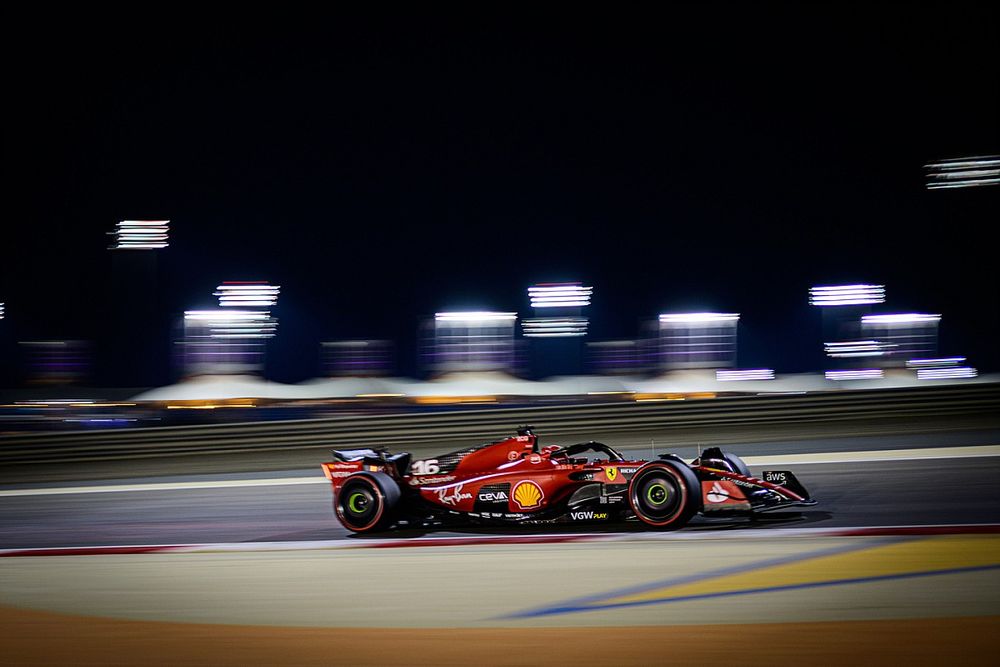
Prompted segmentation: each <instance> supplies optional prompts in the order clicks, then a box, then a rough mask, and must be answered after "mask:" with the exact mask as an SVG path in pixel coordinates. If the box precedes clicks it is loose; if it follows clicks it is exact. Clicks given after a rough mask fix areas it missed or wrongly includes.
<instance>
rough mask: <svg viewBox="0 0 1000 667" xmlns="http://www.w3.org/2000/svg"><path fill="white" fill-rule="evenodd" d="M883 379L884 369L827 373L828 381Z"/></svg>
mask: <svg viewBox="0 0 1000 667" xmlns="http://www.w3.org/2000/svg"><path fill="white" fill-rule="evenodd" d="M881 377H883V373H882V369H880V368H866V369H862V370H847V371H827V372H826V379H827V380H838V381H839V380H877V379H879V378H881Z"/></svg>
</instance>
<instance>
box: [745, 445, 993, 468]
mask: <svg viewBox="0 0 1000 667" xmlns="http://www.w3.org/2000/svg"><path fill="white" fill-rule="evenodd" d="M975 456H1000V445H977V446H975V447H927V448H924V449H881V450H875V451H867V452H824V453H817V454H782V455H779V456H747V457H741V458H743V461H744V462H745V463H746V464H747V465H751V466H766V465H775V464H781V465H793V464H806V463H865V462H868V461H913V460H921V459H964V458H970V457H975Z"/></svg>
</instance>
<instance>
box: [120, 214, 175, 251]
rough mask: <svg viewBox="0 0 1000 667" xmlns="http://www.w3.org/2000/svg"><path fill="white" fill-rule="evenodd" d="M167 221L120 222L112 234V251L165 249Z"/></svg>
mask: <svg viewBox="0 0 1000 667" xmlns="http://www.w3.org/2000/svg"><path fill="white" fill-rule="evenodd" d="M169 225H170V221H169V220H122V221H121V222H119V223H118V225H117V227H116V229H115V231H114V232H111V233H112V234H113V235H114V236H115V245H113V246H110V248H111V249H112V250H154V249H156V248H166V247H167V245H168V244H167V230H168V227H169Z"/></svg>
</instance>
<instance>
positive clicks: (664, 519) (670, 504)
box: [628, 461, 699, 529]
mask: <svg viewBox="0 0 1000 667" xmlns="http://www.w3.org/2000/svg"><path fill="white" fill-rule="evenodd" d="M681 465H683V464H681ZM685 473H687V474H685ZM698 500H699V495H698V480H697V478H695V476H694V473H692V472H691V471H690V469H687V468H685V469H683V470H682V469H681V468H680V467H679V466H678V465H675V464H674V463H672V462H667V461H656V462H653V463H649V464H647V465H645V466H643V467H642V468H640V469H639V471H638V472H637V473H636V474H635V475H634V476H633V477H632V480H631V481H630V482H629V486H628V502H629V505H630V506H631V507H632V511H633V512H635V515H636V516H637V517H638V518H639V520H640V521H642V522H643V523H645V524H647V525H649V526H653V527H655V528H660V529H668V528H680V527H681V526H683V525H685V524H686V523H687V522H688V521H690V519H691V517H692V516H694V514H695V512H696V511H697V509H698Z"/></svg>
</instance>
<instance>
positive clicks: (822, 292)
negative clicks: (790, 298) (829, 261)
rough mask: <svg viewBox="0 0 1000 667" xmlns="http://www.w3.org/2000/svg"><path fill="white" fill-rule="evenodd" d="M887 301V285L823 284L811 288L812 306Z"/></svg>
mask: <svg viewBox="0 0 1000 667" xmlns="http://www.w3.org/2000/svg"><path fill="white" fill-rule="evenodd" d="M884 302H885V285H821V286H819V287H811V288H809V304H810V305H812V306H857V305H864V304H870V303H884Z"/></svg>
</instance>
